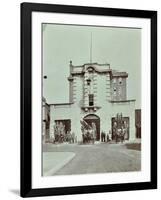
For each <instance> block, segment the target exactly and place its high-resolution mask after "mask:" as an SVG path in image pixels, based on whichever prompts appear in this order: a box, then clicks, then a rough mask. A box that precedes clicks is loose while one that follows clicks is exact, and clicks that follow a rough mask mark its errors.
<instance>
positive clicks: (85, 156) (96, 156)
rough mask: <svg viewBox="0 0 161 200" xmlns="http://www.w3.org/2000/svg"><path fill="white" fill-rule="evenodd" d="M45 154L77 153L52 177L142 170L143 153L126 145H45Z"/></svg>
mask: <svg viewBox="0 0 161 200" xmlns="http://www.w3.org/2000/svg"><path fill="white" fill-rule="evenodd" d="M43 152H72V153H75V156H74V158H73V159H72V160H70V161H69V162H68V163H67V164H66V165H65V166H63V167H61V168H60V169H58V170H57V171H55V172H54V173H53V174H51V175H71V174H89V173H107V172H128V171H140V170H141V151H136V150H130V149H127V148H126V146H125V145H124V144H108V143H100V144H94V145H92V144H89V145H88V144H87V145H78V144H45V145H44V146H43ZM53 162H54V160H53Z"/></svg>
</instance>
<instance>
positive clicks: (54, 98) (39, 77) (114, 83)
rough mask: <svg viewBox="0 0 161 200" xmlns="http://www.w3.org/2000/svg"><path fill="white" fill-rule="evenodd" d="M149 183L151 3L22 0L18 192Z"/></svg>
mask: <svg viewBox="0 0 161 200" xmlns="http://www.w3.org/2000/svg"><path fill="white" fill-rule="evenodd" d="M156 188H157V12H156V11H146V10H127V9H115V8H103V7H102V8H99V7H83V6H72V5H71V6H67V5H50V4H36V3H22V4H21V196H22V197H31V196H32V197H33V196H45V195H66V194H81V193H99V192H112V191H128V190H142V189H156Z"/></svg>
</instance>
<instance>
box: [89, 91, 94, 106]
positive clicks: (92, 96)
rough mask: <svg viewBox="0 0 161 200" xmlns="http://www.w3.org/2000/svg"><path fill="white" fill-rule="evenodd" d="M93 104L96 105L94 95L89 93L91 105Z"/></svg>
mask: <svg viewBox="0 0 161 200" xmlns="http://www.w3.org/2000/svg"><path fill="white" fill-rule="evenodd" d="M93 105H94V95H93V94H89V106H93Z"/></svg>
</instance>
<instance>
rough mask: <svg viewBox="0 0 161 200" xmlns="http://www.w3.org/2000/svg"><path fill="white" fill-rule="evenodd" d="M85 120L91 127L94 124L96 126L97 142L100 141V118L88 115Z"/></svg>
mask: <svg viewBox="0 0 161 200" xmlns="http://www.w3.org/2000/svg"><path fill="white" fill-rule="evenodd" d="M83 120H84V121H85V122H87V123H88V124H89V125H90V126H92V123H94V124H95V127H96V140H97V141H99V140H100V118H99V117H98V116H97V115H94V114H89V115H86V116H85V117H84V118H83Z"/></svg>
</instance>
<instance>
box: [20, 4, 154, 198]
mask: <svg viewBox="0 0 161 200" xmlns="http://www.w3.org/2000/svg"><path fill="white" fill-rule="evenodd" d="M34 11H37V12H56V13H67V14H69V13H74V14H86V15H100V16H119V17H135V18H147V19H150V21H151V163H150V165H151V166H150V167H151V181H150V182H139V183H122V184H108V185H105V184H103V185H92V186H88V185H85V186H74V187H58V188H37V189H32V159H31V158H32V157H31V156H32V155H31V153H32V145H31V141H32V131H31V128H32V101H31V97H32V78H31V77H32V65H31V61H32V43H31V42H32V34H31V27H32V26H31V25H32V12H34ZM20 142H21V192H20V194H21V196H22V197H34V196H47V195H66V194H68V195H69V194H82V193H100V192H113V191H129V190H143V189H156V188H157V11H146V10H130V9H115V8H99V7H83V6H73V5H70V6H69V5H68V6H67V5H51V4H38V3H22V4H21V141H20Z"/></svg>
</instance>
